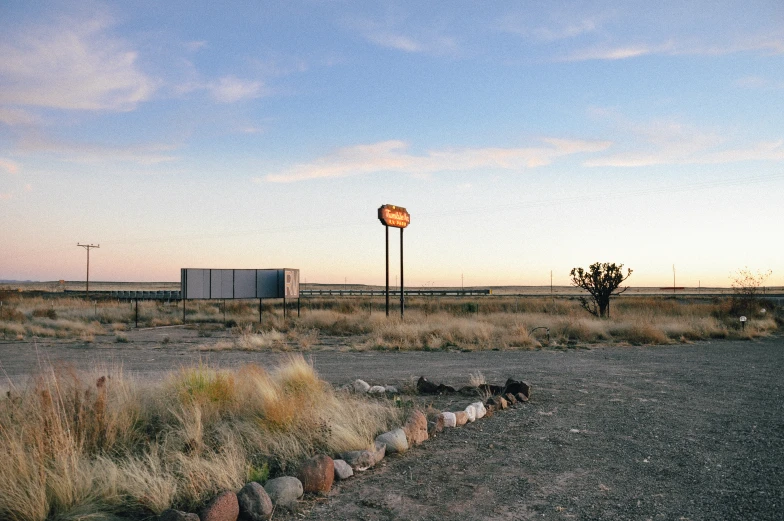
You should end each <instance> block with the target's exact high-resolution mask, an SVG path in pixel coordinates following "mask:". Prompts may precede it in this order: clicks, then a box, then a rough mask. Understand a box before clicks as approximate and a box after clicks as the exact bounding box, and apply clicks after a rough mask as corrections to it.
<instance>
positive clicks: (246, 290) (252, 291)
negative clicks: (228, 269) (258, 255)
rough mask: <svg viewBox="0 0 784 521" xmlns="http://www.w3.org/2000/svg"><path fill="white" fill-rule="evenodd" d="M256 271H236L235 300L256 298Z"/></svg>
mask: <svg viewBox="0 0 784 521" xmlns="http://www.w3.org/2000/svg"><path fill="white" fill-rule="evenodd" d="M256 271H257V270H234V298H256Z"/></svg>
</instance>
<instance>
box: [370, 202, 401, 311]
mask: <svg viewBox="0 0 784 521" xmlns="http://www.w3.org/2000/svg"><path fill="white" fill-rule="evenodd" d="M378 220H379V221H381V224H383V225H384V227H385V228H386V241H387V247H386V254H387V255H386V257H387V270H386V272H387V273H386V275H387V278H386V301H387V316H389V227H390V226H392V227H394V228H400V318H403V310H404V308H405V296H404V295H403V288H404V287H405V285H404V284H403V228H405V227H406V226H408V225H409V224H410V223H411V215H409V213H408V212H407V211H406V209H405V208H403V207H402V206H395V205H394V204H385V205H383V206H381V207H380V208H379V209H378ZM372 300H373V299H372V295H371V303H370V305H371V307H372V306H373V302H372Z"/></svg>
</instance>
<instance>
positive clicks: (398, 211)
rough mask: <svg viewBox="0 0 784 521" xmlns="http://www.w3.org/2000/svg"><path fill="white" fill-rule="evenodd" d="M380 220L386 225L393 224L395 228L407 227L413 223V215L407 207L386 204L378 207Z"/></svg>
mask: <svg viewBox="0 0 784 521" xmlns="http://www.w3.org/2000/svg"><path fill="white" fill-rule="evenodd" d="M378 220H379V221H381V224H383V225H384V226H392V227H394V228H405V227H406V226H408V225H409V224H411V216H410V215H409V214H408V212H407V211H406V209H405V208H402V207H400V206H395V205H394V204H385V205H384V206H382V207H380V208H379V209H378Z"/></svg>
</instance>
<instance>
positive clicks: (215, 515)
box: [199, 491, 240, 521]
mask: <svg viewBox="0 0 784 521" xmlns="http://www.w3.org/2000/svg"><path fill="white" fill-rule="evenodd" d="M239 515H240V505H239V502H238V501H237V494H235V493H234V492H231V491H227V492H224V493H222V494H220V495H219V496H218V497H216V498H215V499H213V500H212V501H210V503H209V504H208V505H207V506H206V507H204V510H202V511H201V514H199V519H200V520H201V521H237V518H238V517H239Z"/></svg>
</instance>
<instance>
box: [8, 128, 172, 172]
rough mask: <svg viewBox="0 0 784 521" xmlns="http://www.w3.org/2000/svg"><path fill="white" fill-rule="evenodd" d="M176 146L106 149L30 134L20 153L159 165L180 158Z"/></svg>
mask: <svg viewBox="0 0 784 521" xmlns="http://www.w3.org/2000/svg"><path fill="white" fill-rule="evenodd" d="M176 149H177V147H175V146H173V145H169V144H160V143H152V144H142V145H128V146H107V145H99V144H95V143H82V142H72V141H66V140H57V139H50V138H48V137H44V136H41V135H38V134H28V135H25V136H23V137H21V138H20V139H19V141H18V142H17V150H18V151H19V152H22V153H36V154H40V153H46V154H54V155H56V156H60V157H61V158H62V159H63V160H64V161H69V162H74V163H117V162H121V163H136V164H139V165H156V164H160V163H168V162H172V161H176V160H177V159H179V158H178V157H177V156H176V155H174V154H173V153H172V152H174V151H175V150H176Z"/></svg>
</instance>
